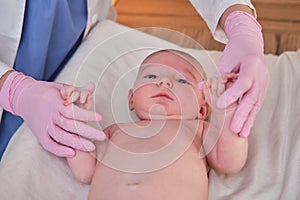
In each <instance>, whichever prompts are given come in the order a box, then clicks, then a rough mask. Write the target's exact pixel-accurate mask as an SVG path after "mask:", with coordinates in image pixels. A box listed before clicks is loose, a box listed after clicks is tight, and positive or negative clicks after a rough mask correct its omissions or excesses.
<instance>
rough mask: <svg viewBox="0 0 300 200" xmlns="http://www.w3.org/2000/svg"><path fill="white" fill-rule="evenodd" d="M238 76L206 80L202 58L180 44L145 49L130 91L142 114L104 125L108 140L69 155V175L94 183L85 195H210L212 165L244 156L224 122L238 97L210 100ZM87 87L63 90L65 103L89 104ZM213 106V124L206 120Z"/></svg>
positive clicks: (228, 168) (227, 165)
mask: <svg viewBox="0 0 300 200" xmlns="http://www.w3.org/2000/svg"><path fill="white" fill-rule="evenodd" d="M235 76H236V75H235V74H228V75H227V76H226V77H223V79H222V80H220V79H218V78H212V79H209V80H205V74H204V71H203V70H202V66H201V65H200V63H199V62H198V61H197V60H196V59H194V58H193V57H192V56H190V55H189V54H186V53H184V52H181V51H177V50H161V51H158V52H154V53H152V54H151V55H149V56H148V57H147V58H146V59H145V60H144V61H143V62H142V64H141V66H140V69H139V72H138V75H137V78H136V80H135V83H134V86H133V88H132V89H131V90H130V91H129V94H128V104H129V109H130V110H131V111H134V112H135V114H136V116H137V117H138V118H139V120H138V121H136V122H130V123H121V124H113V125H111V126H109V127H107V128H106V129H105V130H104V133H105V134H106V136H107V140H106V142H97V143H96V147H97V148H96V150H95V151H94V152H93V153H86V152H82V151H77V153H76V156H75V157H73V158H67V160H68V163H69V166H70V168H71V170H72V172H73V174H74V176H75V177H76V178H77V179H78V180H79V181H81V182H83V183H91V187H90V191H89V199H104V200H109V199H112V200H116V199H124V200H126V199H128V200H141V199H143V200H148V199H149V200H153V199H155V200H166V199H170V200H177V199H178V200H202V199H207V198H208V171H209V170H210V168H213V169H214V170H216V171H218V172H220V173H226V174H231V173H236V172H238V171H239V170H240V169H241V168H242V167H243V166H244V164H245V162H246V158H247V150H248V141H247V139H246V138H241V137H239V136H238V134H235V133H233V132H232V131H231V130H230V128H229V124H230V121H231V118H232V116H233V113H234V111H235V108H236V105H237V104H233V105H232V106H231V108H230V109H227V110H219V109H217V108H216V106H215V101H216V98H217V97H218V96H219V95H220V94H221V93H222V92H223V91H224V87H225V86H224V85H226V87H229V83H230V81H232V80H234V79H235V78H236V77H235ZM204 81H205V84H203V83H204ZM199 83H200V84H199ZM199 88H200V89H199ZM87 91H90V92H87ZM92 91H93V88H89V89H87V90H85V89H80V90H78V89H76V88H74V87H69V88H66V89H64V90H62V91H61V93H62V96H63V97H64V98H65V100H66V104H69V103H77V104H80V105H82V106H83V107H85V108H89V107H91V105H92V99H91V95H90V94H91V92H92ZM211 109H212V110H213V112H212V113H211V116H210V118H211V120H212V121H213V123H214V126H212V125H211V123H209V122H207V118H208V116H209V114H210V110H211Z"/></svg>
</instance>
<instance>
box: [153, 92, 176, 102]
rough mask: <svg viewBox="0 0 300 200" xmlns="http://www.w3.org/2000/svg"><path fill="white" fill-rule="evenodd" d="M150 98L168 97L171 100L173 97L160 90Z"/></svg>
mask: <svg viewBox="0 0 300 200" xmlns="http://www.w3.org/2000/svg"><path fill="white" fill-rule="evenodd" d="M152 98H166V99H169V100H171V101H173V100H174V99H173V98H172V97H171V96H170V95H169V94H167V93H165V92H160V93H158V94H156V95H154V96H152Z"/></svg>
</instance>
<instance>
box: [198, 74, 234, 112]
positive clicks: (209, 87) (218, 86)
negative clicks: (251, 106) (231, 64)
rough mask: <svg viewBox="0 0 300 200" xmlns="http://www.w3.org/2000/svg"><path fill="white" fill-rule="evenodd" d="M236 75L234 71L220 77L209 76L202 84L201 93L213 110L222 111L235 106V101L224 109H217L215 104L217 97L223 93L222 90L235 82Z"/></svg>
mask: <svg viewBox="0 0 300 200" xmlns="http://www.w3.org/2000/svg"><path fill="white" fill-rule="evenodd" d="M237 77H238V75H237V74H236V73H227V74H225V75H224V76H223V77H222V78H220V77H212V78H209V79H208V80H207V81H206V82H205V83H204V86H203V93H204V96H205V100H206V101H207V102H208V104H209V105H210V106H211V108H212V110H213V111H216V112H222V113H224V112H225V111H229V110H233V109H235V108H236V107H237V102H234V103H233V104H232V105H231V106H230V107H227V108H226V109H219V108H218V107H217V106H216V102H217V99H218V98H219V97H220V96H221V95H222V94H223V92H224V91H225V90H226V89H227V88H229V87H231V85H232V84H233V83H234V82H235V80H236V79H237Z"/></svg>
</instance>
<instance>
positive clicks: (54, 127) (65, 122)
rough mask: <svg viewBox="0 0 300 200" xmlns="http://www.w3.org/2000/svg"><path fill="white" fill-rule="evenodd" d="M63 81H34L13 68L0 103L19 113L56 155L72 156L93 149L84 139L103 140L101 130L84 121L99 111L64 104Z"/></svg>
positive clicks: (0, 93) (98, 117)
mask: <svg viewBox="0 0 300 200" xmlns="http://www.w3.org/2000/svg"><path fill="white" fill-rule="evenodd" d="M63 87H64V85H63V84H59V83H50V82H45V81H36V80H34V79H33V78H31V77H28V76H25V75H24V74H22V73H19V72H12V73H11V74H9V76H8V77H7V79H6V81H5V82H4V84H3V86H2V89H1V92H0V105H1V106H2V107H3V108H4V109H6V110H7V111H9V112H11V113H13V114H15V115H18V116H21V117H22V118H23V119H24V121H25V123H26V124H27V125H28V127H29V128H30V129H31V131H32V133H33V134H34V135H35V136H36V138H37V139H38V140H39V142H40V143H41V145H42V146H43V147H44V148H45V149H46V150H48V151H50V152H52V153H53V154H55V155H57V156H64V157H72V156H74V155H75V151H74V149H73V148H75V149H79V150H82V151H92V150H94V149H95V146H94V144H93V143H92V142H90V141H89V140H87V139H84V138H89V139H95V140H104V138H105V135H104V134H103V132H102V131H100V130H98V129H96V128H93V127H91V126H88V125H87V124H85V123H84V122H87V121H99V120H101V115H99V114H98V113H95V112H93V111H89V110H85V109H82V108H79V107H77V106H75V105H74V104H72V105H69V106H64V105H63V102H64V100H63V98H62V97H61V95H60V90H61V89H62V88H63Z"/></svg>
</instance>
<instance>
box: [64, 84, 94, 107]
mask: <svg viewBox="0 0 300 200" xmlns="http://www.w3.org/2000/svg"><path fill="white" fill-rule="evenodd" d="M94 90H95V85H94V84H93V83H88V84H87V85H85V86H83V87H74V86H71V85H65V86H64V88H63V89H61V90H60V94H61V96H62V98H63V99H64V100H65V102H64V105H65V106H67V105H70V104H72V103H74V104H75V105H77V106H79V107H81V108H85V109H88V110H90V109H91V108H92V104H93V96H92V94H93V92H94Z"/></svg>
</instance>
